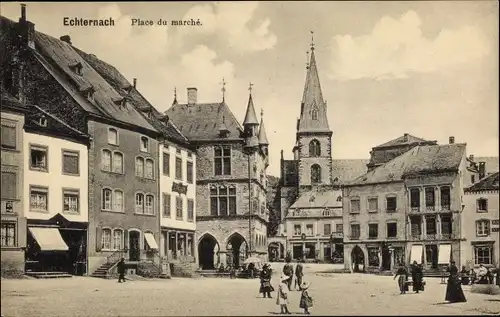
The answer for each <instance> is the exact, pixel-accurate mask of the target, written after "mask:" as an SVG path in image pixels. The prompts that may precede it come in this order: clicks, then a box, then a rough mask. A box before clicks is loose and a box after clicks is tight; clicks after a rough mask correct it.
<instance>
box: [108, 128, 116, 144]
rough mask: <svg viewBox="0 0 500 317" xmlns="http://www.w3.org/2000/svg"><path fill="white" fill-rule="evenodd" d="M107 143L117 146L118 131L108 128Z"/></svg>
mask: <svg viewBox="0 0 500 317" xmlns="http://www.w3.org/2000/svg"><path fill="white" fill-rule="evenodd" d="M108 143H109V144H112V145H118V131H117V130H116V129H114V128H109V130H108Z"/></svg>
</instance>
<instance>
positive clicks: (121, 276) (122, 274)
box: [116, 258, 125, 283]
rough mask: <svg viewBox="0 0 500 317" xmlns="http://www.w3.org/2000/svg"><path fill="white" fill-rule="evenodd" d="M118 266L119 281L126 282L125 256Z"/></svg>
mask: <svg viewBox="0 0 500 317" xmlns="http://www.w3.org/2000/svg"><path fill="white" fill-rule="evenodd" d="M116 268H117V270H118V283H121V282H122V281H123V282H125V258H121V259H120V262H118V264H117V265H116Z"/></svg>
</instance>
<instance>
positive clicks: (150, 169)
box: [144, 159, 155, 179]
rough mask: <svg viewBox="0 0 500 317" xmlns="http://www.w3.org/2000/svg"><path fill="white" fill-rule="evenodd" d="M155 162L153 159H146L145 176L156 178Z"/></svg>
mask: <svg viewBox="0 0 500 317" xmlns="http://www.w3.org/2000/svg"><path fill="white" fill-rule="evenodd" d="M154 166H155V165H154V162H153V160H152V159H146V168H145V169H144V177H146V178H149V179H154V176H155V175H154Z"/></svg>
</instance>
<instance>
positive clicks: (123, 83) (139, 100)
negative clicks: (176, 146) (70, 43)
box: [75, 48, 187, 143]
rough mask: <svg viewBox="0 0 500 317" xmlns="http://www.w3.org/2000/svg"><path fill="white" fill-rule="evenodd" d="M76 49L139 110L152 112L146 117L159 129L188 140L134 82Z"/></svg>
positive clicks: (172, 136)
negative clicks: (131, 82) (166, 119)
mask: <svg viewBox="0 0 500 317" xmlns="http://www.w3.org/2000/svg"><path fill="white" fill-rule="evenodd" d="M75 51H76V52H77V53H78V54H79V55H80V56H81V57H83V59H85V61H86V62H87V63H89V64H90V65H91V66H92V67H93V68H94V69H95V70H96V71H97V72H98V73H99V74H100V75H101V76H102V77H103V78H104V79H105V80H106V81H107V82H108V83H109V84H110V85H111V86H113V88H114V89H115V90H116V91H117V92H119V93H120V95H121V96H122V97H124V98H126V99H128V100H130V101H132V104H133V105H134V106H135V107H136V108H137V110H139V111H141V112H143V113H145V112H146V113H147V114H151V115H146V119H147V120H148V121H149V123H150V124H151V125H152V126H154V127H155V128H156V129H157V130H159V131H161V132H162V133H163V134H165V135H166V136H167V137H168V138H170V139H172V141H177V142H181V143H185V142H187V139H186V137H185V136H184V135H182V133H180V131H179V130H178V129H177V127H176V126H175V124H174V123H173V122H172V121H171V120H168V121H166V124H165V120H161V119H163V117H164V115H163V114H161V113H160V112H159V111H158V110H157V109H156V108H155V107H153V106H152V105H151V104H150V103H149V101H147V100H146V98H144V96H143V95H142V94H141V93H140V92H139V91H138V90H137V89H135V88H134V87H133V85H132V84H130V82H129V81H128V80H127V79H126V78H125V77H124V76H123V75H122V74H121V73H120V72H119V71H118V70H117V69H116V68H115V67H114V66H112V65H110V64H108V63H106V62H104V61H102V60H100V59H98V58H97V57H96V56H95V55H93V54H87V53H85V52H83V51H81V50H79V49H76V48H75Z"/></svg>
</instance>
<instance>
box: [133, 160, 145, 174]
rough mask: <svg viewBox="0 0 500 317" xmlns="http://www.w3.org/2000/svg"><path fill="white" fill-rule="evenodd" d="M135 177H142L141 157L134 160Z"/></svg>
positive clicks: (142, 161)
mask: <svg viewBox="0 0 500 317" xmlns="http://www.w3.org/2000/svg"><path fill="white" fill-rule="evenodd" d="M135 176H138V177H144V159H143V158H142V157H136V158H135Z"/></svg>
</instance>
